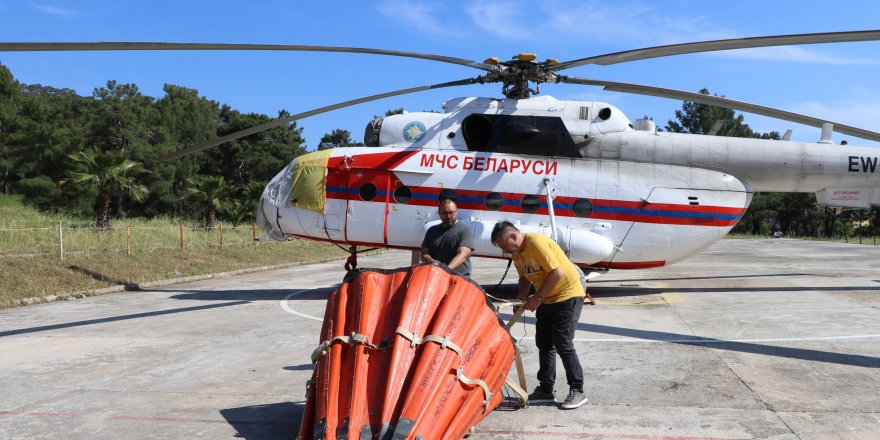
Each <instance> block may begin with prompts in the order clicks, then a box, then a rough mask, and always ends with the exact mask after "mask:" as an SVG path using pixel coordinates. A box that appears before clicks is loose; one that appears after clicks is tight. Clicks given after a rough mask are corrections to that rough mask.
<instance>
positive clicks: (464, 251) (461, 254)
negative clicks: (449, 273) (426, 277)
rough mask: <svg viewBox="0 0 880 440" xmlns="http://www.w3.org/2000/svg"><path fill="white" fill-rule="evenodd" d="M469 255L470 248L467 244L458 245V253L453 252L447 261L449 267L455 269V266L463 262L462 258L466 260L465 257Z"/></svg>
mask: <svg viewBox="0 0 880 440" xmlns="http://www.w3.org/2000/svg"><path fill="white" fill-rule="evenodd" d="M423 255H424V253H423ZM470 256H471V248H469V247H467V246H459V247H458V253H457V254H455V257H454V258H453V259H452V261H450V262H449V268H450V269H452V270H455V268H456V267H458V266H461V264H462V263H464V260H467V257H470Z"/></svg>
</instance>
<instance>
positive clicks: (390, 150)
mask: <svg viewBox="0 0 880 440" xmlns="http://www.w3.org/2000/svg"><path fill="white" fill-rule="evenodd" d="M872 40H880V30H865V31H847V32H831V33H813V34H797V35H779V36H766V37H752V38H739V39H726V40H712V41H701V42H693V43H684V44H673V45H666V46H657V47H650V48H643V49H636V50H628V51H623V52H616V53H609V54H605V55H599V56H592V57H586V58H580V59H575V60H571V61H565V62H559V61H558V60H556V59H547V60H545V61H536V60H537V56H536V55H535V54H530V53H520V54H517V55H515V56H514V57H512V59H510V60H506V61H502V60H500V59H499V58H497V57H493V58H488V59H486V60H485V61H483V62H477V61H472V60H466V59H461V58H455V57H448V56H441V55H434V54H425V53H415V52H403V51H394V50H386V49H370V48H354V47H335V46H302V45H261V44H213V43H149V42H110V43H108V42H103V43H0V51H90V50H263V51H265V50H268V51H312V52H337V53H361V54H372V55H381V56H396V57H404V58H417V59H425V60H431V61H436V62H443V63H451V64H457V65H461V66H465V67H469V68H474V69H478V70H481V71H482V73H481V74H480V75H478V76H476V77H469V78H464V79H460V80H455V81H450V82H444V83H439V84H432V85H426V86H420V87H412V88H407V89H401V90H396V91H392V92H387V93H382V94H377V95H372V96H367V97H363V98H358V99H354V100H349V101H345V102H341V103H337V104H333V105H329V106H325V107H321V108H317V109H313V110H309V111H306V112H303V113H299V114H295V115H292V116H290V117H286V118H279V119H276V120H273V121H271V122H269V123H266V124H262V125H259V126H255V127H252V128H250V129H247V130H242V131H240V132H236V133H232V134H229V135H226V136H223V137H219V138H216V139H209V140H206V141H204V142H201V143H199V144H196V145H193V146H191V147H188V148H185V149H183V150H181V151H179V152H177V153H174V154H171V155H168V156H165V157H163V158H161V159H160V160H173V159H176V158H179V157H182V156H184V155H187V154H193V153H196V152H198V151H202V150H204V149H206V148H210V147H214V146H217V145H220V144H222V143H225V142H228V141H231V140H234V139H237V138H240V137H244V136H247V135H250V134H253V133H257V132H259V131H262V130H266V129H269V128H273V127H277V126H281V125H285V124H289V123H291V122H293V121H296V120H300V119H304V118H307V117H309V116H313V115H316V114H320V113H325V112H329V111H332V110H336V109H339V108H343V107H348V106H352V105H356V104H360V103H363V102H368V101H373V100H378V99H385V98H391V97H393V96H398V95H403V94H409V93H415V92H420V91H425V90H432V89H440V88H447V87H455V86H464V85H469V84H485V83H500V84H501V85H502V89H501V92H502V95H503V96H504V97H503V98H486V97H463V98H453V99H450V100H448V101H447V102H446V103H445V104H444V105H443V109H444V110H445V113H431V112H412V113H403V114H397V115H391V116H387V117H385V118H376V119H374V120H372V121H370V122H369V123H368V124H367V127H366V129H365V134H364V143H365V146H362V147H346V148H334V149H328V150H320V151H315V152H311V153H307V154H305V155H302V156H300V157H298V158H296V159H294V160H293V161H291V162H290V163H289V164H288V165H287V166H286V167H285V168H284V169H283V170H281V171H280V172H279V173H278V174H277V175H276V176H275V177H274V178H273V179H272V180H271V181H270V182H269V183H268V185H267V187H266V189H265V190H264V192H263V194H262V197H261V200H260V202H259V205H258V209H257V214H256V218H257V224H258V226H259V227H261V228H262V229H264V230H265V231H266V235H265V237H264V239H269V238H271V239H275V240H287V239H289V238H292V237H296V238H303V239H309V240H317V241H325V242H331V243H336V244H340V245H348V246H350V247H349V248H348V249H349V252H350V253H351V257H350V258H349V262H348V263H347V265H346V267H347V268H351V267H354V266H356V255H357V254H358V253H359V252H361V251H359V250H358V247H361V249H363V248H365V247H367V248H396V249H406V250H412V251H414V252H416V251H418V250H419V249H420V247H421V246H420V245H421V240H422V238H423V236H424V232H425V230H427V228H429V227H430V226H432V225H434V224H437V223H438V222H439V219H437V217H436V208H437V203H438V201H440V200H442V199H447V198H448V199H453V200H455V201H456V202H457V204H458V206H459V209H460V211H459V220H460V221H463V222H465V223H466V224H468V225H469V226H471V229H472V230H473V231H474V234H475V236H474V243H475V249H474V252H473V255H474V256H479V257H490V258H508V257H509V256H507V255H504V254H503V252H502V251H501V250H500V249H498V248H496V247H495V246H493V245H492V243H491V240H490V238H489V237H490V233H491V230H492V227H493V226H494V224H495V223H496V222H497V221H499V220H510V221H512V222H513V223H514V224H516V225H517V226H518V228H519V229H521V230H523V231H524V232H541V233H544V234H546V235H548V236H550V237H552V238H553V239H554V240H556V241H557V242H558V243H559V244H560V246H561V247H562V249H563V250H564V251H565V252H566V253H567V254H568V256H569V258H570V259H571V260H572V261H573V262H574V263H575V264H576V265H578V266H579V267H581V268H582V269H584V271H585V272H586V271H589V272H595V273H601V272H604V271H607V270H610V269H644V268H653V267H662V266H666V265H669V264H673V263H675V262H678V261H681V260H684V259H686V258H688V257H691V256H694V255H696V254H698V253H699V252H701V251H702V250H704V249H706V248H708V247H709V246H711V245H712V244H714V243H716V242H717V241H719V240H720V239H721V238H723V237H724V235H725V234H727V232H729V231H730V229H732V228H733V227H734V226H735V225H736V223H737V222H738V221H739V219H740V218H741V217H742V215H743V214H744V213H745V211H746V209H747V208H748V207H749V204H750V202H751V200H752V196H753V194H754V193H755V192H762V191H770V192H806V193H815V194H816V198H817V202H818V203H819V204H821V205H824V206H827V207H832V208H841V209H847V208H868V207H871V206H880V167H878V161H880V152H878V151H877V150H876V149H874V148H870V147H858V146H853V145H846V146H844V145H833V144H832V141H831V134H832V132H838V133H842V134H847V135H850V136H855V137H858V138H861V139H867V140H873V141H880V133H877V132H873V131H869V130H864V129H860V128H857V127H851V126H848V125H844V124H840V123H837V122H833V121H827V120H824V119H820V118H813V117H809V116H805V115H801V114H796V113H791V112H787V111H784V110H780V109H775V108H770V107H765V106H760V105H757V104H751V103H747V102H742V101H736V100H733V99H728V98H723V97H719V96H710V95H706V94H700V93H692V92H686V91H681V90H674V89H668V88H662V87H655V86H647V85H640V84H631V83H622V82H613V81H606V80H596V79H588V78H581V77H574V76H567V75H562V74H561V72H562V71H563V70H566V69H571V68H575V67H579V66H584V65H600V66H606V65H612V64H619V63H627V62H635V61H640V60H645V59H650V58H657V57H666V56H675V55H683V54H691V53H702V52H712V51H722V50H732V49H743V48H757V47H769V46H787V45H801V44H820V43H844V42H858V41H872ZM555 83H566V84H578V85H586V86H600V87H603V88H604V89H605V90H607V91H615V92H623V93H633V94H640V95H649V96H655V97H660V98H668V99H676V100H684V101H691V102H697V103H701V104H707V105H712V106H718V107H724V108H728V109H732V110H739V111H743V112H748V113H753V114H758V115H763V116H769V117H773V118H777V119H781V120H786V121H791V122H796V123H800V124H804V125H810V126H814V127H819V128H821V129H822V137H821V139H820V140H819V141H818V142H815V143H808V142H795V141H791V140H790V139H789V138H788V135H786V136H785V137H783V139H782V140H763V139H746V138H733V137H720V136H713V135H695V134H682V133H669V132H662V131H659V130H658V129H657V127H656V126H655V124H654V122H653V121H651V120H648V119H638V120H634V121H633V120H630V119H629V118H628V117H627V116H626V115H625V114H624V113H623V112H622V111H621V110H620V109H618V108H617V107H615V106H613V105H611V104H608V103H605V102H588V101H563V100H557V99H555V98H553V97H551V96H543V95H542V96H537V95H539V94H540V85H541V84H555ZM533 86H534V87H533Z"/></svg>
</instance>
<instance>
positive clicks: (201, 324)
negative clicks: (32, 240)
mask: <svg viewBox="0 0 880 440" xmlns="http://www.w3.org/2000/svg"><path fill="white" fill-rule="evenodd" d="M408 263H409V253H405V252H389V253H387V254H384V255H379V256H372V257H367V258H361V266H362V267H383V268H392V267H400V266H404V265H406V264H408ZM474 266H475V270H474V272H475V273H476V274H477V275H476V276H475V279H476V280H477V281H478V282H480V283H482V284H483V285H484V287H486V288H487V289H488V288H491V287H492V286H494V285H495V284H496V283H497V282H498V281H499V280H500V279H501V276H502V274H503V273H504V268H505V262H503V261H500V260H480V259H478V260H475V264H474ZM341 267H342V262H335V263H327V264H317V265H311V266H303V267H297V268H290V269H283V270H276V271H272V272H263V273H255V274H249V275H240V276H234V277H228V278H222V279H214V280H208V281H200V282H194V283H188V284H178V285H172V286H166V287H163V288H159V289H154V290H149V291H143V292H130V293H120V294H112V295H106V296H100V297H93V298H87V299H82V300H76V301H70V302H59V303H51V304H44V305H38V306H31V307H24V308H18V309H12V310H3V311H0V439H57V438H65V439H95V438H100V439H111V438H112V439H116V438H125V439H147V438H150V439H153V438H167V439H181V438H210V439H215V438H230V439H232V438H244V439H251V440H254V439H286V438H293V437H295V436H296V433H297V432H298V428H299V422H300V417H301V414H302V410H303V405H304V402H303V400H304V396H305V383H306V380H308V378H309V377H310V375H311V372H312V365H311V362H310V360H309V355H310V353H311V352H312V349H313V348H314V347H315V346H316V345H317V343H318V331H319V329H320V326H321V321H320V319H321V316H322V315H323V309H324V305H325V299H326V297H327V294H328V293H329V291H330V290H331V289H332V287H333V286H334V285H336V284H337V283H339V282H340V281H341V279H342V272H341V270H342V269H341ZM515 282H516V279H515V273H512V274H509V275H508V277H507V279H506V280H505V284H504V285H503V286H502V288H501V289H499V291H500V292H499V293H501V294H502V295H504V294H510V292H511V291H512V289H514V285H515ZM590 292H591V293H592V294H593V295H594V296H595V297H596V300H597V302H598V305H597V306H590V307H585V308H584V312H583V314H582V317H581V323H580V325H579V327H578V332H577V335H576V339H577V348H578V350H579V353H580V356H581V359H582V363H583V365H584V367H585V370H586V372H587V383H586V393H587V395H588V396H589V398H590V401H589V403H588V404H587V405H584V406H583V407H581V408H579V409H577V410H572V411H562V410H559V409H556V408H555V407H552V406H533V407H530V408H527V409H523V410H518V411H495V412H493V413H492V414H490V415H489V416H488V417H487V418H486V420H484V421H483V422H482V423H481V424H479V425H478V426H477V427H476V430H475V432H474V434H473V435H472V436H471V437H470V438H472V439H560V438H565V439H709V438H711V439H746V438H774V439H826V438H845V439H859V438H863V439H877V438H880V247H871V246H859V245H844V244H833V243H821V242H809V241H795V240H784V239H782V240H769V239H768V240H743V241H737V240H724V241H722V242H721V243H719V244H717V245H716V246H714V247H713V248H711V249H709V250H708V251H706V252H704V253H703V254H701V255H700V256H697V257H695V258H693V259H691V260H688V261H685V262H682V263H679V264H677V265H673V266H671V267H668V268H662V269H653V270H644V271H617V272H612V273H610V274H608V275H606V276H603V277H600V278H597V279H595V280H593V281H592V282H591V286H590ZM533 316H534V315H531V314H529V315H527V316H526V317H525V319H524V320H523V323H521V324H518V325H517V326H516V327H514V329H513V335H514V336H515V337H517V338H519V339H520V344H521V346H522V349H523V352H524V353H523V355H524V361H525V369H526V373H527V376H528V378H529V381H530V387H531V386H533V385H534V375H535V372H536V370H537V356H536V350H535V349H534V340H533V339H532V336H533V335H534V326H533V322H534V321H533ZM559 373H560V376H562V377H564V375H562V367H561V364H560V366H559ZM566 391H567V388H566V387H565V385H564V384H559V385H558V386H557V394H558V395H559V396H560V397H562V396H563V395H564V393H565V392H566Z"/></svg>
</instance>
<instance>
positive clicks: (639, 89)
mask: <svg viewBox="0 0 880 440" xmlns="http://www.w3.org/2000/svg"><path fill="white" fill-rule="evenodd" d="M559 82H563V83H568V84H581V85H587V86H600V87H604V88H605V90H608V91H612V92H623V93H634V94H637V95H648V96H657V97H660V98H669V99H677V100H682V101H691V102H698V103H700V104H706V105H713V106H716V107H724V108H728V109H731V110H739V111H742V112H747V113H753V114H756V115H762V116H769V117H771V118H776V119H782V120H784V121H791V122H795V123H798V124H804V125H809V126H813V127H818V128H822V124H825V123H831V124H833V125H834V131H836V132H838V133H842V134H847V135H850V136H855V137H858V138H861V139H867V140H871V141H878V142H880V133H877V132H874V131H870V130H865V129H861V128H858V127H852V126H849V125H845V124H839V123H837V122H832V121H829V120H827V119H819V118H814V117H811V116H806V115H802V114H799V113H792V112H789V111H785V110H780V109H777V108H773V107H766V106H763V105H758V104H752V103H748V102H743V101H737V100H734V99H729V98H722V97H720V96H711V95H704V94H702V93H693V92H685V91H683V90H675V89H667V88H663V87H654V86H645V85H640V84H630V83H621V82H614V81H603V80H595V79H586V78H576V77H570V76H561V77H560V81H559Z"/></svg>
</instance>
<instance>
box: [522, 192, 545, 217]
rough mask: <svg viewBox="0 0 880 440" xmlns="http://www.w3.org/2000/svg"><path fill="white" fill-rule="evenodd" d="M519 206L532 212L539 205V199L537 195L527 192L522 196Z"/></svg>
mask: <svg viewBox="0 0 880 440" xmlns="http://www.w3.org/2000/svg"><path fill="white" fill-rule="evenodd" d="M520 207H522V210H523V211H525V212H528V213H529V214H532V213H534V212H535V211H537V210H538V208H540V207H541V200H540V199H538V196H536V195H532V194H529V195H527V196H525V197H523V199H522V203H520Z"/></svg>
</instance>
